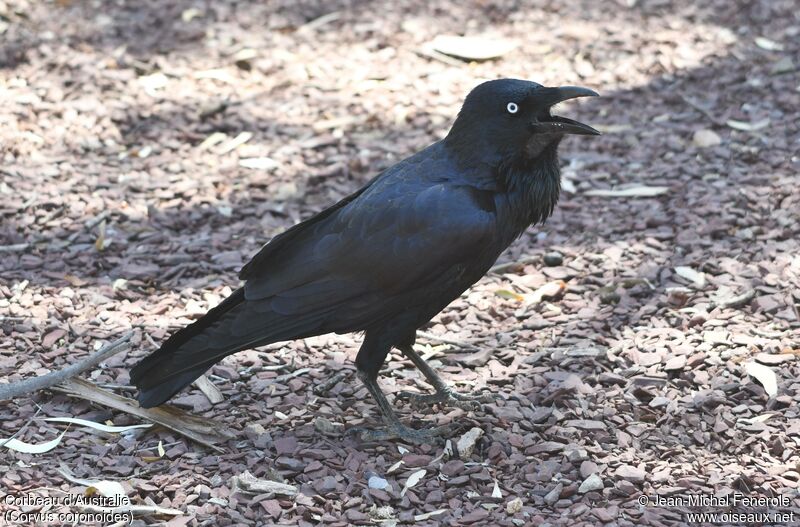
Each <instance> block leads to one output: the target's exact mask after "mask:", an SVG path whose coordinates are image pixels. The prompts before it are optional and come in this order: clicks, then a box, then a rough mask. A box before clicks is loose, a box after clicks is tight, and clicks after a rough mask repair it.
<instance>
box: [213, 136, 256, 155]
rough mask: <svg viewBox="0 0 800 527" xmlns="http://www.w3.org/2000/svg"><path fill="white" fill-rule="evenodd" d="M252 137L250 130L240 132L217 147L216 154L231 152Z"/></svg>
mask: <svg viewBox="0 0 800 527" xmlns="http://www.w3.org/2000/svg"><path fill="white" fill-rule="evenodd" d="M252 138H253V134H252V132H242V133H240V134H239V135H237V136H236V137H234V138H233V139H229V140H228V141H226V142H224V143H222V144H221V145H220V146H219V148H217V150H216V154H217V155H220V156H221V155H225V154H227V153H228V152H232V151H234V150H236V149H237V148H239V147H240V146H242V145H243V144H245V143H246V142H248V141H249V140H250V139H252Z"/></svg>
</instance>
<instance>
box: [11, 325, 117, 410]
mask: <svg viewBox="0 0 800 527" xmlns="http://www.w3.org/2000/svg"><path fill="white" fill-rule="evenodd" d="M132 336H133V331H129V332H128V333H126V334H125V335H123V336H121V337H120V338H118V339H117V340H115V341H114V342H112V343H110V344H106V345H105V346H103V347H102V348H100V349H99V350H97V351H96V352H95V353H93V354H92V355H89V356H88V357H86V358H85V359H83V360H80V361H78V362H76V363H75V364H72V365H70V366H67V367H66V368H64V369H62V370H58V371H53V372H50V373H48V374H47V375H42V376H41V377H31V378H30V379H25V380H22V381H20V382H15V383H10V384H0V401H2V400H4V399H13V398H14V397H17V396H19V395H22V394H26V393H32V392H37V391H39V390H43V389H44V388H50V387H51V386H55V385H56V384H61V383H62V382H64V381H66V380H68V379H71V378H72V377H75V376H76V375H79V374H81V373H83V372H84V371H86V370H88V369H90V368H92V367H94V366H95V365H97V364H98V363H99V362H100V361H102V360H103V359H106V358H108V357H111V356H112V355H116V354H117V353H120V352H122V351H125V350H127V349H130V347H131V345H130V340H131V337H132Z"/></svg>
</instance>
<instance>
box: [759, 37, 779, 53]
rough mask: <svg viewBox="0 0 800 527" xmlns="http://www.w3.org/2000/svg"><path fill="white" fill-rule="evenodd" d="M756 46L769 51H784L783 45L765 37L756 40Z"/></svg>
mask: <svg viewBox="0 0 800 527" xmlns="http://www.w3.org/2000/svg"><path fill="white" fill-rule="evenodd" d="M755 42H756V46H758V47H760V48H761V49H766V50H767V51H783V44H781V43H780V42H775V41H774V40H770V39H768V38H764V37H756V38H755Z"/></svg>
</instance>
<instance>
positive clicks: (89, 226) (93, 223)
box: [67, 210, 111, 243]
mask: <svg viewBox="0 0 800 527" xmlns="http://www.w3.org/2000/svg"><path fill="white" fill-rule="evenodd" d="M110 215H111V211H109V210H104V211H103V212H101V213H100V214H98V215H97V216H95V217H94V218H92V219H91V220H89V221H87V222H86V223H84V224H83V228H82V229H79V230H77V231H75V232H73V233H72V234H70V235H69V237H68V238H67V241H68V242H70V243H72V242H74V241H75V240H77V239H78V236H80V235H81V234H82V233H83V231H90V230H92V229H94V228H95V227H96V226H97V225H99V224H100V222H101V221H103V220H104V219H106V218H108V217H109V216H110Z"/></svg>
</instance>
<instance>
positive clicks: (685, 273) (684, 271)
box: [675, 265, 706, 287]
mask: <svg viewBox="0 0 800 527" xmlns="http://www.w3.org/2000/svg"><path fill="white" fill-rule="evenodd" d="M675 274H677V275H678V276H680V277H681V278H685V279H687V280H689V281H690V282H692V283H693V284H694V285H696V286H697V287H705V285H706V275H705V273H702V272H700V271H695V270H694V269H692V268H691V267H686V266H684V265H679V266H677V267H676V268H675Z"/></svg>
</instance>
